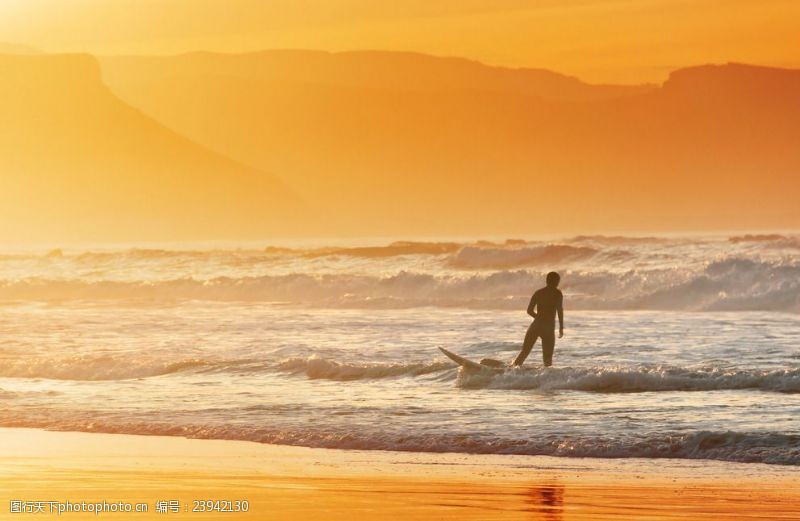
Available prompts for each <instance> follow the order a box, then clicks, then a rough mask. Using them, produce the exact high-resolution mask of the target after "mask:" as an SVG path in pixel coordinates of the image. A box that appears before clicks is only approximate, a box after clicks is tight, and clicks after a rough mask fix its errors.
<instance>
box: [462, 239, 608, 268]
mask: <svg viewBox="0 0 800 521" xmlns="http://www.w3.org/2000/svg"><path fill="white" fill-rule="evenodd" d="M598 253H599V252H598V250H596V249H594V248H589V247H586V246H570V245H566V244H547V245H544V246H530V247H526V248H512V249H509V248H491V247H475V246H467V247H464V248H461V249H460V250H459V251H458V253H456V254H455V255H454V256H453V257H452V258H451V259H450V261H449V262H450V265H451V266H453V267H456V268H465V269H485V268H496V269H498V268H499V269H503V268H518V267H523V266H540V265H543V264H548V265H554V266H558V265H563V264H568V263H572V262H577V261H584V260H587V259H589V258H591V257H594V256H595V255H597V254H598Z"/></svg>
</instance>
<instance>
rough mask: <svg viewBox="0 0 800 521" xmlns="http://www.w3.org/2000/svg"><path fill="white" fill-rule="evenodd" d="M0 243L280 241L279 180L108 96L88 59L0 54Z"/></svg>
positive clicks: (289, 208) (287, 211)
mask: <svg viewBox="0 0 800 521" xmlns="http://www.w3.org/2000/svg"><path fill="white" fill-rule="evenodd" d="M0 171H2V172H3V189H2V190H0V239H3V240H5V241H11V242H15V241H22V242H24V241H29V240H47V241H62V240H63V241H67V240H81V241H109V240H111V241H114V240H116V241H129V240H158V239H161V240H164V239H205V238H219V237H229V238H240V237H251V238H255V237H264V236H268V235H271V234H280V235H286V234H288V233H290V232H291V230H292V229H294V226H293V224H292V221H291V220H290V219H289V218H288V217H289V216H293V215H296V214H297V213H298V212H299V210H298V208H297V207H296V205H297V204H299V203H298V199H297V197H296V196H295V195H294V194H293V193H292V192H291V191H290V190H289V189H288V188H287V187H285V185H283V184H282V183H281V182H279V181H278V180H276V179H274V178H272V177H271V176H269V175H267V174H265V173H263V172H261V171H257V170H256V169H254V168H251V167H246V166H244V165H242V164H240V163H238V162H236V161H234V160H231V159H228V158H226V157H224V156H222V155H220V154H218V153H215V152H211V151H209V150H208V149H206V148H204V147H203V146H201V145H198V144H196V143H193V142H191V141H189V140H188V139H186V138H184V137H182V136H180V135H178V134H176V133H175V132H174V131H172V130H169V129H167V128H166V127H164V126H163V125H161V124H159V123H157V122H155V121H153V120H152V119H151V118H149V117H147V116H145V115H144V114H142V113H141V112H140V111H138V110H136V109H134V108H132V107H131V106H129V105H128V104H126V103H125V102H123V101H121V100H120V99H118V98H117V97H116V96H114V95H113V94H112V93H111V91H109V90H108V88H107V87H106V86H105V85H104V84H103V83H102V81H101V75H100V68H99V65H98V63H97V62H96V60H95V59H94V58H92V57H89V56H85V55H41V56H17V55H15V56H12V55H0Z"/></svg>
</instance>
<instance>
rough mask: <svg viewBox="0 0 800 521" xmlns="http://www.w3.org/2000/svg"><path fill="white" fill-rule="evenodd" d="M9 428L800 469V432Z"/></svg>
mask: <svg viewBox="0 0 800 521" xmlns="http://www.w3.org/2000/svg"><path fill="white" fill-rule="evenodd" d="M2 416H3V418H2V420H3V421H2V424H3V425H4V426H5V427H33V428H46V429H50V430H61V431H81V432H106V433H123V434H143V435H160V436H183V437H187V438H198V439H224V440H243V441H253V442H258V443H270V444H276V445H294V446H302V447H315V448H331V449H352V450H390V451H408V452H433V453H445V452H448V453H453V452H456V453H467V454H514V455H530V456H537V455H543V456H559V457H577V458H675V459H709V460H719V461H731V462H742V463H768V464H775V465H800V435H792V434H780V433H769V432H767V433H762V432H732V431H696V432H689V433H679V432H670V433H652V434H646V435H638V436H633V435H631V436H627V435H617V436H611V437H604V436H602V435H576V436H564V435H552V434H541V433H536V432H532V433H531V435H530V436H529V437H526V438H509V437H503V436H499V435H489V434H457V435H454V434H437V433H426V434H414V433H410V434H409V433H407V432H404V433H397V432H382V431H360V430H359V429H356V428H353V427H350V428H346V429H345V428H340V429H333V430H330V431H328V430H320V429H315V428H313V427H310V428H303V429H292V428H277V427H264V426H258V425H239V424H237V425H218V424H212V425H204V424H170V423H168V422H152V423H148V422H141V421H138V422H137V421H133V422H132V421H114V420H111V421H109V420H107V419H103V420H101V419H98V418H93V417H85V418H76V417H75V416H74V415H73V414H65V415H61V414H58V413H52V412H50V413H49V414H47V415H45V414H38V415H37V414H31V413H29V414H25V415H21V414H20V415H14V414H12V413H11V412H9V413H5V414H3V415H2Z"/></svg>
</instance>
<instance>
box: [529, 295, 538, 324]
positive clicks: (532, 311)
mask: <svg viewBox="0 0 800 521" xmlns="http://www.w3.org/2000/svg"><path fill="white" fill-rule="evenodd" d="M535 307H536V293H534V294H533V296H532V297H531V303H530V304H528V314H529V315H530V316H532V317H533V318H536V312H535V311H534V310H533V309H534V308H535Z"/></svg>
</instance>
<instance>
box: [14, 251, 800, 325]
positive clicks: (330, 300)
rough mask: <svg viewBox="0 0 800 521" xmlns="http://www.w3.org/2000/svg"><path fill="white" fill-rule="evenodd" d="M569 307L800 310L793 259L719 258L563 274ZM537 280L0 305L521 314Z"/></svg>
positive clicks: (197, 286) (429, 277)
mask: <svg viewBox="0 0 800 521" xmlns="http://www.w3.org/2000/svg"><path fill="white" fill-rule="evenodd" d="M562 273H563V274H564V277H563V280H564V284H563V286H562V289H563V290H564V293H565V296H566V297H567V299H568V300H567V302H568V303H569V304H568V305H569V307H570V308H572V309H614V310H618V309H629V310H686V311H700V310H717V311H743V310H748V311H759V310H775V311H790V312H800V261H798V260H797V259H794V260H776V261H757V260H752V259H747V258H739V257H734V258H727V259H722V260H718V261H713V262H710V263H708V264H706V265H704V266H703V267H702V268H700V269H697V270H693V269H688V268H681V267H676V268H671V269H652V270H627V271H621V272H611V271H591V272H587V271H582V270H575V271H573V270H565V271H564V272H562ZM542 276H543V273H542V272H539V271H531V270H523V269H519V270H500V271H494V272H489V273H480V272H478V273H460V274H459V273H447V272H444V273H442V274H437V275H434V274H431V273H420V272H414V271H406V270H401V271H399V272H396V273H393V274H386V275H372V274H359V273H322V274H310V273H291V274H285V275H263V276H250V277H216V278H212V279H208V280H203V279H195V278H180V279H172V280H163V281H108V280H106V281H87V280H81V279H77V280H76V279H72V280H70V279H68V280H56V279H46V278H27V279H22V280H4V281H0V300H2V301H24V300H34V301H37V300H41V301H58V300H158V301H173V300H207V301H247V302H282V303H297V304H309V303H310V304H312V305H314V306H321V307H352V308H404V307H420V306H440V307H466V308H477V309H520V308H521V307H522V308H524V306H525V305H526V304H527V300H528V299H529V298H530V293H531V291H532V290H533V289H535V288H536V287H538V286H540V285H541V280H542Z"/></svg>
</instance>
